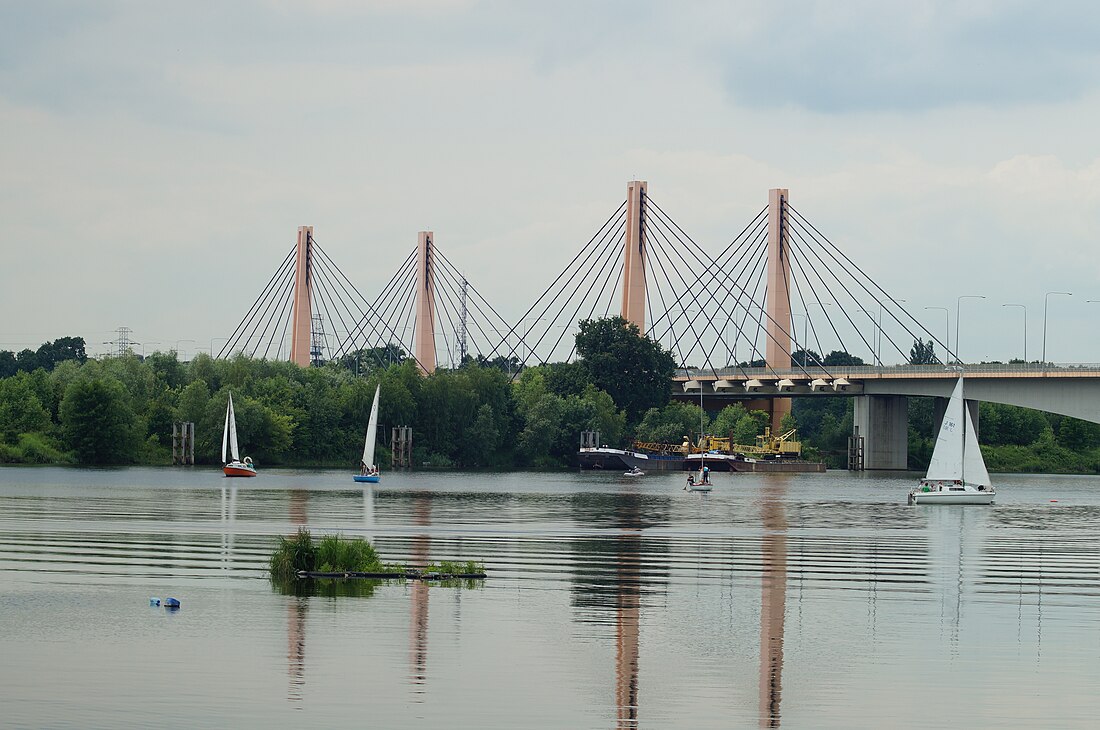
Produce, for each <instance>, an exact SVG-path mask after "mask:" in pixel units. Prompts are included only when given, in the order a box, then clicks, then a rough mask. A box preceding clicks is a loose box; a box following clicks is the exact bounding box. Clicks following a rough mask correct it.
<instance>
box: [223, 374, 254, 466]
mask: <svg viewBox="0 0 1100 730" xmlns="http://www.w3.org/2000/svg"><path fill="white" fill-rule="evenodd" d="M227 451H228V453H227ZM226 456H232V457H233V460H232V461H227V460H226ZM222 463H223V464H225V466H224V467H222V471H223V472H225V475H226V476H227V477H254V476H256V466H255V465H254V464H253V463H252V457H250V456H246V457H244V461H241V455H240V452H239V450H238V449H237V417H236V415H235V414H234V413H233V394H232V393H230V394H229V405H227V406H226V408H225V428H224V429H223V430H222Z"/></svg>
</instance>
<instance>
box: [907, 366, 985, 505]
mask: <svg viewBox="0 0 1100 730" xmlns="http://www.w3.org/2000/svg"><path fill="white" fill-rule="evenodd" d="M995 495H996V491H995V490H994V489H993V484H992V482H991V480H990V479H989V472H988V471H987V470H986V468H985V460H984V459H983V458H982V450H981V449H980V448H979V447H978V437H977V434H976V432H975V430H974V422H973V421H972V420H971V419H970V411H969V410H968V409H967V407H966V401H965V400H964V399H963V378H962V376H961V375H960V376H959V382H958V383H956V384H955V390H954V391H952V393H951V400H949V401H948V402H947V410H946V412H944V414H943V423H942V424H940V433H939V436H938V437H937V438H936V446H935V448H934V449H933V450H932V461H931V462H930V463H929V464H928V474H927V475H925V477H924V479H921V480H920V484H918V485H917V486H916V488H915V489H913V490H912V491H911V492H909V504H993V497H994V496H995Z"/></svg>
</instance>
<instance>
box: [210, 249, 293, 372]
mask: <svg viewBox="0 0 1100 730" xmlns="http://www.w3.org/2000/svg"><path fill="white" fill-rule="evenodd" d="M294 252H295V249H291V250H290V253H288V254H287V255H286V258H285V259H283V262H282V263H281V264H279V266H278V267H277V268H276V269H275V273H274V274H272V275H271V278H270V279H269V280H268V282H267V284H265V285H264V288H263V289H262V290H261V291H260V295H259V296H258V297H256V301H254V302H253V303H252V306H251V307H249V309H248V311H247V312H246V313H245V316H244V318H242V319H241V321H240V323H239V324H238V325H237V327H236V328H235V329H234V330H233V334H231V335H230V336H229V339H230V340H232V341H236V340H237V339H239V338H240V331H241V330H243V329H244V328H245V327H247V326H248V324H250V323H251V320H252V318H253V317H254V311H255V310H256V308H257V307H258V306H259V304H260V301H261V300H263V299H264V297H265V296H266V295H270V293H271V286H272V284H273V283H274V282H275V280H276V279H277V278H278V277H279V275H280V274H282V273H284V269H285V268H286V266H287V264H288V263H289V262H290V261H291V260H293V258H294ZM225 351H226V348H225V346H222V349H221V350H219V351H218V358H219V359H220V358H221V357H222V354H223V353H224V352H225ZM230 351H232V350H230Z"/></svg>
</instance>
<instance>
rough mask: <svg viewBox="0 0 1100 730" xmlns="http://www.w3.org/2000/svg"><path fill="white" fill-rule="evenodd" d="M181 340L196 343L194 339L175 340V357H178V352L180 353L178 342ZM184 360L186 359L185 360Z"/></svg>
mask: <svg viewBox="0 0 1100 730" xmlns="http://www.w3.org/2000/svg"><path fill="white" fill-rule="evenodd" d="M181 342H190V343H191V344H192V345H194V344H196V341H195V340H176V357H179V354H180V343H181ZM185 362H186V361H185Z"/></svg>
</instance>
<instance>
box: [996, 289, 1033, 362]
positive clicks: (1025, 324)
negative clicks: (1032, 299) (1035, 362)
mask: <svg viewBox="0 0 1100 730" xmlns="http://www.w3.org/2000/svg"><path fill="white" fill-rule="evenodd" d="M1001 306H1002V307H1019V308H1020V309H1022V310H1024V364H1025V365H1026V364H1027V307H1026V306H1024V305H1023V304H1002V305H1001Z"/></svg>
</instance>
